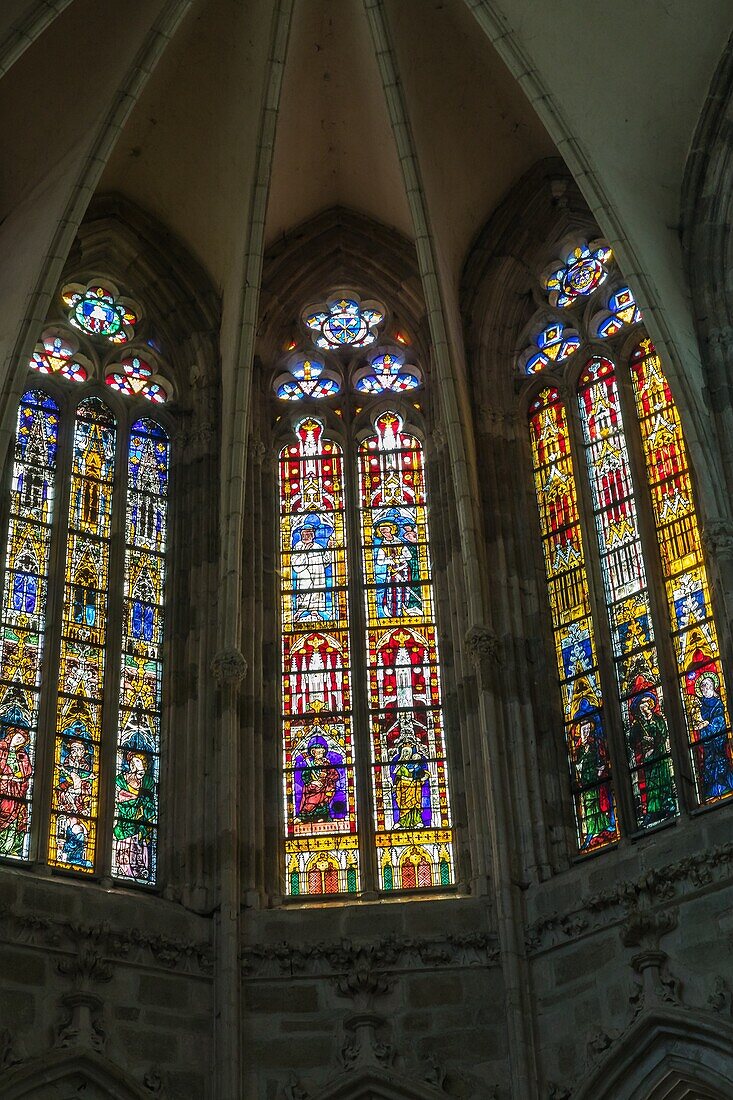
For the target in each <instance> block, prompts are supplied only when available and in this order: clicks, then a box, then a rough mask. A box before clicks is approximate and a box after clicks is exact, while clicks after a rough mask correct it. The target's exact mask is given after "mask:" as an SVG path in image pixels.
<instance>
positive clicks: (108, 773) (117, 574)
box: [96, 416, 130, 877]
mask: <svg viewBox="0 0 733 1100" xmlns="http://www.w3.org/2000/svg"><path fill="white" fill-rule="evenodd" d="M129 439H130V430H129V421H128V418H126V417H122V416H120V417H118V424H117V446H116V449H115V454H116V468H115V478H114V483H113V489H112V493H113V496H112V501H113V504H112V529H111V532H110V544H109V566H108V569H109V572H108V583H107V638H106V647H105V648H106V660H105V675H104V684H103V689H102V691H103V694H102V700H103V702H102V737H101V742H100V750H99V756H100V784H99V817H98V819H97V860H96V864H97V871H98V873H99V874H100V875H103V876H106V877H108V876H109V874H110V867H111V863H112V828H113V825H114V789H115V778H116V768H115V760H116V755H117V722H118V715H119V706H120V690H119V688H120V662H121V648H122V646H121V641H122V617H123V614H124V607H123V605H124V597H123V589H124V583H125V515H126V504H127V454H128V447H129Z"/></svg>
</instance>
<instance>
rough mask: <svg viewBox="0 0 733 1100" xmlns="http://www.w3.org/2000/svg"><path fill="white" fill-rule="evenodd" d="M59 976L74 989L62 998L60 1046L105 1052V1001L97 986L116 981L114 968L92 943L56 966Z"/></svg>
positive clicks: (58, 1038)
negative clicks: (96, 989) (100, 995)
mask: <svg viewBox="0 0 733 1100" xmlns="http://www.w3.org/2000/svg"><path fill="white" fill-rule="evenodd" d="M56 968H57V970H58V972H59V974H62V975H63V976H64V977H65V978H68V979H69V980H70V981H71V983H72V985H73V990H72V992H71V993H66V994H64V995H63V996H62V997H60V998H59V1006H60V1007H61V1009H62V1011H63V1013H64V1020H63V1022H62V1023H61V1024H60V1025H59V1027H58V1029H57V1031H56V1044H55V1045H56V1046H57V1047H58V1048H59V1049H61V1050H66V1049H68V1048H69V1047H77V1046H81V1047H87V1048H90V1049H91V1050H95V1051H97V1053H100V1054H101V1053H102V1051H103V1050H104V1045H105V1042H106V1038H107V1036H106V1033H105V1030H104V1023H103V1018H102V1009H103V1006H104V1002H103V1000H102V998H101V997H99V996H98V995H97V994H96V993H95V992H94V991H93V987H94V986H96V985H98V984H100V983H103V982H109V981H111V980H112V966H111V964H110V963H109V962H107V960H106V959H104V958H102V956H101V955H100V954H99V953H98V952H97V951H95V950H94V949H93V948H92V947H90V946H89V945H88V944H82V945H81V947H80V948H79V952H78V954H76V955H73V956H72V957H71V958H67V959H59V960H58V962H57V963H56Z"/></svg>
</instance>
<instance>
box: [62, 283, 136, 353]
mask: <svg viewBox="0 0 733 1100" xmlns="http://www.w3.org/2000/svg"><path fill="white" fill-rule="evenodd" d="M61 297H62V299H63V301H64V303H65V305H66V306H67V307H68V309H69V313H68V318H69V324H71V325H73V326H74V328H78V329H80V330H81V331H82V332H85V333H87V335H89V336H99V337H102V338H103V339H105V340H108V341H109V342H110V343H111V344H126V343H127V342H128V341H129V340H131V339H132V337H133V335H134V332H135V325H136V324H137V322H138V310H137V309H136V308H135V307H134V306H133V305H132V303H130V302H128V301H127V300H124V299H121V298H120V297H119V294H118V292H117V289H116V288H115V287H113V286H112V285H111V284H108V283H96V282H93V283H88V284H87V286H86V287H84V286H82V285H81V284H80V283H69V284H68V286H65V287H64V289H63V290H62V292H61Z"/></svg>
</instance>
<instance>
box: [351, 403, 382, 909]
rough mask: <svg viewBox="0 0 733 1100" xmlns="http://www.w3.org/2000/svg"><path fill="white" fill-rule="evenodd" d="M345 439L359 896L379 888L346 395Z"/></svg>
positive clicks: (356, 517) (353, 449)
mask: <svg viewBox="0 0 733 1100" xmlns="http://www.w3.org/2000/svg"><path fill="white" fill-rule="evenodd" d="M345 413H346V415H345V420H346V423H347V430H348V435H347V438H346V439H345V441H344V488H345V494H344V496H345V503H346V510H345V511H346V514H345V520H346V532H347V547H348V550H347V568H348V573H347V576H348V592H349V636H350V642H351V646H350V648H351V691H352V699H353V708H352V722H353V738H354V762H355V765H356V790H357V814H358V822H359V845H360V860H361V867H362V885H363V888H364V891H363V892H362V896H364V892H369V893H375V892H376V891H377V889H378V876H377V861H376V853H375V848H374V807H373V799H372V780H371V769H372V754H371V749H370V744H369V735H370V730H369V699H368V691H367V656H366V649H367V632H366V616H365V608H364V569H363V565H362V555H363V547H362V541H361V530H360V524H359V479H358V475H357V462H358V456H357V450H358V448H357V446H356V442H355V440H354V436H353V432H352V431H351V430H350V428H351V424H352V420H353V416H352V408H351V401H350V399H349V396H348V395H346V397H345Z"/></svg>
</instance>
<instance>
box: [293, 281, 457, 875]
mask: <svg viewBox="0 0 733 1100" xmlns="http://www.w3.org/2000/svg"><path fill="white" fill-rule="evenodd" d="M302 320H303V335H304V341H303V342H304V344H305V345H306V346H305V348H304V349H303V350H293V351H292V354H291V355H290V356H289V357H288V358H287V359H286V361H285V363H284V365H283V368H282V369H280V370H279V371H277V372H276V374H275V377H274V380H273V391H274V396H275V401H276V418H277V424H278V431H279V432H280V433H281V438H282V448H281V450H280V455H279V475H278V489H279V502H280V578H281V582H280V608H281V637H282V650H281V654H282V690H281V701H282V734H283V744H282V751H283V804H284V845H283V878H284V884H285V892H286V894H287V895H289V896H292V897H314V896H317V897H322V896H323V895H359V894H361V893H363V892H364V891H366V890H371V891H373V890H375V889H377V890H379V891H384V892H386V893H388V892H392V891H396V890H430V889H435V888H441V887H442V888H445V887H450V886H451V885H453V883H454V882H455V867H454V852H453V833H452V822H451V810H450V798H449V786H448V774H447V763H446V751H445V742H444V730H443V710H442V697H441V683H440V661H439V647H438V636H437V629H436V621H435V597H434V591H433V578H432V571H431V556H430V533H429V515H428V511H429V490H428V486H427V484H426V476H425V452H424V445H423V443H422V441H421V439H420V437H419V432H418V426H417V422H418V419H419V412H418V410H419V408H420V403H419V402H415V401H413V400H412V397H413V391H416V390H419V389H420V388H423V376H422V372H421V370H420V368H419V367H418V366H417V365H416V364H413V363H411V362H410V361H409V360H410V356H409V354H408V352H407V351H406V350H405V347H399V346H397V344H394V345H391V344H389V343H386V342H380V341H382V339H383V333H384V329H385V328H387V327H388V312H387V310H385V308H384V307H383V306H381V305H379V304H378V303H374V302H371V301H370V302H360V301H359V300H358V298H356V297H355V296H354V295H351V294H348V295H344V296H342V297H338V298H333V299H331V300H329V301H328V302H327V303H325V305H324V306H320V307H315V308H312V309H309V310H305V311H304V313H303V318H302ZM309 330H310V331H309ZM399 338H400V340H401V342H402V343H403V344H404V343H405V342H406V341H407V337H406V335H405V334H404V333H400V334H399ZM308 345H315V348H313V347H312V346H311V347H310V348H308ZM283 402H293V403H297V404H296V405H295V408H294V409H292V410H291V415H289V416H284V415H283V408H284V407H286V408H287V406H283V404H282V403H283Z"/></svg>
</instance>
